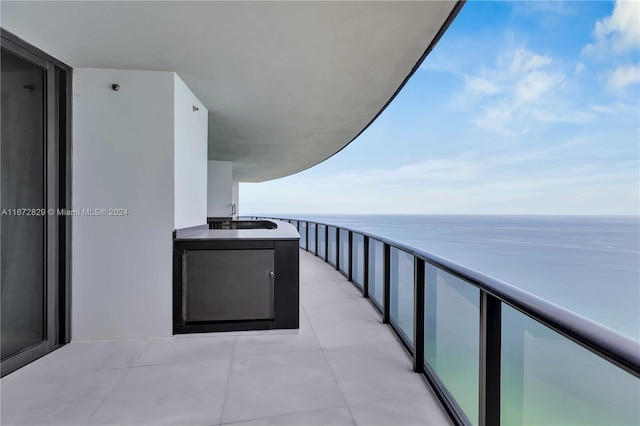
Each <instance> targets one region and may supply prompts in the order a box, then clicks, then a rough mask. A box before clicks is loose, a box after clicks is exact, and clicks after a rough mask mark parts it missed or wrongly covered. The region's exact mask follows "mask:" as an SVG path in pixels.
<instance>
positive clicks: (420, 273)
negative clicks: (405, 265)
mask: <svg viewBox="0 0 640 426" xmlns="http://www.w3.org/2000/svg"><path fill="white" fill-rule="evenodd" d="M413 264H414V271H413V291H414V293H413V294H414V299H413V301H414V302H413V305H414V309H413V312H414V315H413V371H415V372H416V373H424V285H425V284H424V260H422V259H420V258H418V257H416V256H414V257H413Z"/></svg>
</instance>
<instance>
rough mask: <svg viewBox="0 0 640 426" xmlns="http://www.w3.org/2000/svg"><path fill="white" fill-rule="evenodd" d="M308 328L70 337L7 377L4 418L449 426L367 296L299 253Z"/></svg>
mask: <svg viewBox="0 0 640 426" xmlns="http://www.w3.org/2000/svg"><path fill="white" fill-rule="evenodd" d="M300 303H301V308H302V309H301V311H300V332H299V333H292V332H291V331H280V332H277V331H273V332H263V333H258V332H244V333H215V334H208V335H203V334H201V335H184V336H179V337H176V338H173V339H158V340H140V341H117V342H86V343H71V344H69V345H66V346H64V347H62V348H61V349H59V350H57V351H55V352H53V353H51V354H49V355H47V356H45V357H44V358H41V359H39V360H37V361H36V362H34V363H32V364H30V365H28V366H27V367H25V368H23V369H21V370H18V371H17V372H15V373H13V374H11V375H9V376H7V377H5V378H3V379H2V382H1V386H0V391H1V392H2V395H1V403H2V405H1V406H0V409H1V414H0V415H1V417H0V420H1V421H0V423H1V424H2V425H96V424H111V425H131V424H150V425H159V424H179V425H220V424H247V425H248V424H251V425H354V424H359V425H394V426H396V425H427V424H428V425H446V424H450V422H449V420H448V417H447V416H446V414H445V412H444V410H443V409H442V407H441V406H440V404H439V403H438V401H437V399H436V397H435V396H434V395H433V393H432V391H431V390H430V389H429V387H428V386H427V385H426V384H425V382H424V380H423V379H422V378H421V376H420V375H418V374H415V373H413V372H412V371H411V361H410V359H409V357H408V356H407V354H406V353H405V351H404V349H403V348H402V347H401V346H400V343H398V342H397V340H396V338H395V336H394V335H393V333H392V332H391V331H390V330H389V328H388V327H387V326H385V325H383V324H382V323H381V320H380V316H379V315H378V314H377V312H376V311H375V310H374V309H372V308H371V307H370V305H368V302H367V301H366V300H364V299H363V298H362V296H361V295H359V293H358V292H357V291H356V290H355V289H354V288H353V286H352V285H351V284H350V283H349V282H347V280H346V279H345V278H344V277H343V276H342V275H340V274H339V273H337V272H336V271H335V270H334V269H333V268H331V267H330V266H329V265H328V264H326V263H324V262H323V261H322V260H321V259H319V258H317V257H314V256H312V255H310V254H308V253H306V252H303V251H301V252H300Z"/></svg>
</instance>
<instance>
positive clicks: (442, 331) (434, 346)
mask: <svg viewBox="0 0 640 426" xmlns="http://www.w3.org/2000/svg"><path fill="white" fill-rule="evenodd" d="M425 281H426V283H425V285H426V287H425V302H424V303H425V327H424V328H425V343H424V353H425V359H426V361H427V363H428V364H429V365H430V366H431V368H433V369H434V370H435V372H436V374H437V375H438V377H439V378H440V380H442V382H443V383H444V385H445V386H446V387H447V389H449V392H451V394H452V395H453V397H454V398H455V399H456V401H457V402H458V404H459V405H460V407H461V408H462V409H463V410H464V412H465V414H466V415H467V417H468V418H469V420H471V422H472V423H473V424H478V387H479V383H478V380H479V345H480V344H479V334H480V331H479V315H480V290H478V289H477V288H476V287H474V286H472V285H471V284H469V283H467V282H466V281H463V280H461V279H459V278H456V277H454V276H453V275H451V274H449V273H447V272H444V271H441V270H439V269H437V268H436V267H434V266H432V265H430V264H428V263H427V264H426V265H425Z"/></svg>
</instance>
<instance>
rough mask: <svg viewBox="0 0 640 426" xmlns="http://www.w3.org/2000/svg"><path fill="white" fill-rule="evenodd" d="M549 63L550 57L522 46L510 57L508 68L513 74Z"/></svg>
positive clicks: (535, 68) (525, 71)
mask: <svg viewBox="0 0 640 426" xmlns="http://www.w3.org/2000/svg"><path fill="white" fill-rule="evenodd" d="M549 64H551V58H550V57H548V56H542V55H538V54H536V53H534V52H532V51H530V50H527V49H525V48H523V47H521V48H519V49H517V50H516V51H515V52H514V53H513V57H512V58H511V65H510V70H511V72H512V73H514V74H523V73H527V72H529V71H533V70H537V69H539V68H542V67H545V66H547V65H549Z"/></svg>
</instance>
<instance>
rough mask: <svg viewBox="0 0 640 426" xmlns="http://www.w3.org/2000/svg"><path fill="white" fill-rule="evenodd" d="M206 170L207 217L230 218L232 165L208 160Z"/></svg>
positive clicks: (227, 162) (228, 162)
mask: <svg viewBox="0 0 640 426" xmlns="http://www.w3.org/2000/svg"><path fill="white" fill-rule="evenodd" d="M208 164H209V166H208V169H207V176H208V179H207V216H209V217H230V216H231V203H232V177H233V170H232V163H231V162H230V161H213V160H209V162H208Z"/></svg>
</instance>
